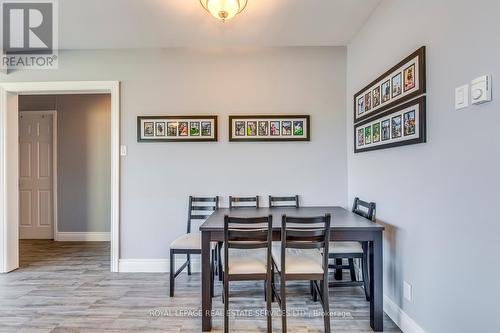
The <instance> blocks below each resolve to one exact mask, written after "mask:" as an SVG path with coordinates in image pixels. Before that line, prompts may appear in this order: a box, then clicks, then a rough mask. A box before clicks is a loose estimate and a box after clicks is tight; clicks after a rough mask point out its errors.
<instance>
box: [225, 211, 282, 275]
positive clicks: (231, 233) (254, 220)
mask: <svg viewBox="0 0 500 333" xmlns="http://www.w3.org/2000/svg"><path fill="white" fill-rule="evenodd" d="M272 227H273V216H272V215H269V216H262V217H231V216H228V215H225V216H224V258H226V260H224V266H225V267H224V271H225V272H229V270H228V265H229V249H230V248H233V249H251V250H252V249H263V248H265V249H267V265H268V269H270V268H271V267H270V265H271V247H272V243H273V229H272Z"/></svg>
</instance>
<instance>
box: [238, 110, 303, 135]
mask: <svg viewBox="0 0 500 333" xmlns="http://www.w3.org/2000/svg"><path fill="white" fill-rule="evenodd" d="M309 133H310V127H309V116H308V115H289V116H286V115H270V116H268V115H266V116H230V117H229V141H309V140H310V136H309Z"/></svg>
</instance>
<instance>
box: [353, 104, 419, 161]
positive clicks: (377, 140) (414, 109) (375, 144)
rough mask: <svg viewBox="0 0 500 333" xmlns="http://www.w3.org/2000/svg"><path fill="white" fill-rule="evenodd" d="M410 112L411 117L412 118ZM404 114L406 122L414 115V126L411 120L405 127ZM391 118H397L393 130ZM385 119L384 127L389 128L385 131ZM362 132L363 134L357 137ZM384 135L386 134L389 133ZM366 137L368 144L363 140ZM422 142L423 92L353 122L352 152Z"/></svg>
mask: <svg viewBox="0 0 500 333" xmlns="http://www.w3.org/2000/svg"><path fill="white" fill-rule="evenodd" d="M412 114H413V118H411V115H412ZM407 116H408V121H409V122H411V119H413V121H414V124H413V126H412V125H411V123H410V124H409V125H408V127H407V125H406V123H405V117H407ZM393 118H396V119H398V118H399V127H398V128H399V130H398V131H396V132H395V133H394V132H393V130H394V129H393V126H394V123H393ZM386 122H389V124H388V125H389V127H388V128H387V127H386V130H387V131H389V132H388V134H387V133H384V123H386ZM386 124H387V123H386ZM396 124H397V122H396ZM374 125H376V126H374ZM376 127H377V128H378V133H377V134H376V135H374V132H375V129H374V128H376ZM361 134H362V135H363V138H360V135H361ZM394 134H396V135H394ZM386 135H388V137H387V136H386ZM376 136H378V137H376ZM367 137H368V138H369V143H368V144H367V143H366V141H367V140H366V138H367ZM384 137H386V139H384ZM361 140H362V143H363V144H362V145H361V144H360V141H361ZM384 141H386V143H384ZM424 142H426V97H425V96H421V97H419V98H416V99H414V100H411V101H409V102H407V103H404V104H401V105H399V106H397V107H395V108H393V109H390V110H388V111H386V112H384V113H381V114H379V115H377V116H376V117H373V118H370V119H367V120H365V121H363V122H361V123H358V124H354V153H362V152H366V151H372V150H379V149H387V148H393V147H400V146H407V145H414V144H418V143H424Z"/></svg>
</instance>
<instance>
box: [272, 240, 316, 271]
mask: <svg viewBox="0 0 500 333" xmlns="http://www.w3.org/2000/svg"><path fill="white" fill-rule="evenodd" d="M272 254H273V260H274V262H275V263H276V265H277V266H278V270H281V244H280V243H279V242H277V244H274V245H273V248H272ZM285 264H286V267H285V270H286V274H316V273H319V274H322V273H323V256H322V255H321V252H320V250H317V249H286V258H285Z"/></svg>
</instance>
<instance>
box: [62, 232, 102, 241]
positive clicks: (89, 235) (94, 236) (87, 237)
mask: <svg viewBox="0 0 500 333" xmlns="http://www.w3.org/2000/svg"><path fill="white" fill-rule="evenodd" d="M110 239H111V237H110V233H109V232H57V233H56V235H55V238H54V240H56V241H58V242H109V240H110Z"/></svg>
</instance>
